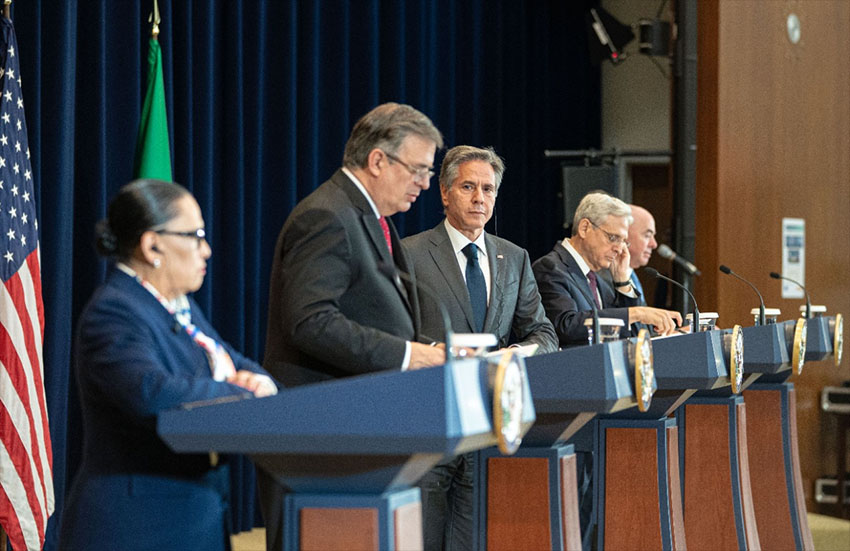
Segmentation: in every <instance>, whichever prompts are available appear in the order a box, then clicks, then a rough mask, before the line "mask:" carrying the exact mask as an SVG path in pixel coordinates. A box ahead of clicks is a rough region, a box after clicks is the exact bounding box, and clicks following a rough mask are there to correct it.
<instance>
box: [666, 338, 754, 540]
mask: <svg viewBox="0 0 850 551" xmlns="http://www.w3.org/2000/svg"><path fill="white" fill-rule="evenodd" d="M706 333H707V334H708V335H710V337H711V340H712V351H713V354H714V356H715V358H716V359H717V361H718V362H722V363H723V364H725V366H726V369H727V373H728V374H729V378H728V379H727V381H728V382H729V383H730V384H729V385H728V386H724V387H722V388H716V389H713V390H700V391H698V392H696V393H695V394H694V395H693V396H692V397H690V398H689V399H688V400H687V401H686V402H685V404H684V406H683V407H681V408H679V409H678V410H677V411H676V419H677V421H678V424H679V449H680V465H681V476H682V501H683V503H684V517H685V522H684V524H685V537H686V538H687V541H688V543H690V545H691V547H692V548H699V549H701V548H708V547H710V548H711V549H730V550H731V549H760V544H759V539H758V530H757V528H756V521H755V515H754V512H753V503H752V489H751V484H750V469H749V464H750V463H749V458H748V449H749V448H748V445H747V425H746V421H747V419H746V416H747V412H746V407H745V404H744V400H743V398H741V396H740V395H738V393H739V392H740V391H741V389H742V388H743V387H744V385H746V384H747V382H752V380H753V379H754V378H755V377H754V376H749V377H748V372H747V369H748V368H749V367H750V366H749V365H748V364H747V358H748V357H751V356H752V354H753V352H754V351H755V349H756V347H754V346H751V343H750V339H749V337H748V335H747V330H746V329H741V328H740V327H738V326H736V327H735V328H734V329H732V330H713V331H708V332H706ZM741 345H743V351H742V350H741V348H740V346H741Z"/></svg>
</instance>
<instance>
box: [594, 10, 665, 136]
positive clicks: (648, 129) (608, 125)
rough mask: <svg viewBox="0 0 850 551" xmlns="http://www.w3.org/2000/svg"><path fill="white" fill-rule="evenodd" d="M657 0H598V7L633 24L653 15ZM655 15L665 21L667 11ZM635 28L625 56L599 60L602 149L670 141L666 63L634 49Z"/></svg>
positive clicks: (637, 35)
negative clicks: (618, 60)
mask: <svg viewBox="0 0 850 551" xmlns="http://www.w3.org/2000/svg"><path fill="white" fill-rule="evenodd" d="M659 5H660V3H659V1H658V0H604V1H603V2H602V7H603V8H605V10H607V11H608V12H609V13H610V14H611V15H613V16H614V17H616V18H617V19H618V20H619V21H620V22H621V23H624V24H626V25H632V24H634V25H636V24H637V22H638V21H639V20H640V19H642V18H647V19H653V18H654V17H655V14H656V13H657V12H658V6H659ZM661 19H662V20H665V21H669V20H670V19H671V15H670V12H669V10H666V9H665V10H664V12H663V13H662V14H661ZM639 38H640V37H639V32H638V31H637V30H635V40H634V41H633V42H631V43H630V44H628V45H627V46H626V48H625V51H626V52H628V53H629V54H630V56H629V57H628V58H627V59H626V60H625V61H623V62H622V63H620V64H618V65H616V66H615V65H613V64H611V63H610V62H605V63H604V64H603V65H602V148H603V149H609V148H614V147H618V148H620V149H652V150H659V149H669V148H670V147H671V145H670V105H671V96H670V93H671V92H670V90H671V88H670V79H669V78H668V76H669V75H670V74H671V67H670V63H669V61H668V60H667V59H664V58H654V59H655V61H656V62H657V63H658V64H659V65H661V67H662V69H663V73H662V71H660V70H659V69H658V67H657V66H656V65H655V63H653V58H650V57H649V56H646V55H643V54H640V53H638V42H639Z"/></svg>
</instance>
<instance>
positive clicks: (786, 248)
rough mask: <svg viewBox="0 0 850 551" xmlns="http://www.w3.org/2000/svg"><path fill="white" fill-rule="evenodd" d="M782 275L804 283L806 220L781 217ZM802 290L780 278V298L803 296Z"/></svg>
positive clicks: (801, 283)
mask: <svg viewBox="0 0 850 551" xmlns="http://www.w3.org/2000/svg"><path fill="white" fill-rule="evenodd" d="M782 275H783V276H784V277H788V278H791V279H793V280H794V281H799V282H800V285H805V284H806V221H805V220H804V219H802V218H783V219H782ZM803 297H804V295H803V290H802V289H800V287H799V286H798V285H794V284H793V283H791V282H790V281H786V280H782V298H803Z"/></svg>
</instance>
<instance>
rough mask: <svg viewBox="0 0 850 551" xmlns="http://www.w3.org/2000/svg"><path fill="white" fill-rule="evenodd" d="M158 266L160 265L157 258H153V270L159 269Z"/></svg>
mask: <svg viewBox="0 0 850 551" xmlns="http://www.w3.org/2000/svg"><path fill="white" fill-rule="evenodd" d="M159 265H160V261H159V259H158V258H154V259H153V267H154V268H159Z"/></svg>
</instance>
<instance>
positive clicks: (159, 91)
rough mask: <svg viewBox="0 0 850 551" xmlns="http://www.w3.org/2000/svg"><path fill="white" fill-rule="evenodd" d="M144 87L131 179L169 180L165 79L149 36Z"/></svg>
mask: <svg viewBox="0 0 850 551" xmlns="http://www.w3.org/2000/svg"><path fill="white" fill-rule="evenodd" d="M148 65H149V69H148V89H147V91H146V92H145V103H144V105H142V117H141V120H140V121H139V135H138V137H137V138H136V160H135V163H134V166H133V177H134V178H156V179H158V180H165V181H166V182H170V181H171V180H172V178H171V148H170V147H169V144H168V115H167V114H166V111H165V82H164V80H163V78H162V50H160V48H159V42H158V41H157V40H155V39H153V38H152V39H151V42H150V50H149V51H148Z"/></svg>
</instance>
